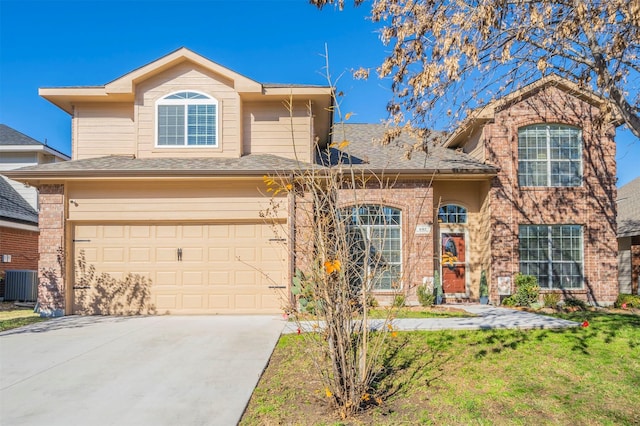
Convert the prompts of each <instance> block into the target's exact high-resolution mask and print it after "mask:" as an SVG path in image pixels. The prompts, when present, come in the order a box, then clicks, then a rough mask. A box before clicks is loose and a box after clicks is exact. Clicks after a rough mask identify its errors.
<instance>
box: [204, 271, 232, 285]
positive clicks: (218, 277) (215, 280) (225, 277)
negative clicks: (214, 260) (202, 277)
mask: <svg viewBox="0 0 640 426" xmlns="http://www.w3.org/2000/svg"><path fill="white" fill-rule="evenodd" d="M209 285H229V272H227V271H211V272H209Z"/></svg>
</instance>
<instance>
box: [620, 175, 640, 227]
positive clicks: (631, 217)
mask: <svg viewBox="0 0 640 426" xmlns="http://www.w3.org/2000/svg"><path fill="white" fill-rule="evenodd" d="M636 235H640V177H637V178H635V179H634V180H632V181H631V182H629V183H628V184H626V185H624V186H622V187H620V188H619V189H618V237H632V236H636Z"/></svg>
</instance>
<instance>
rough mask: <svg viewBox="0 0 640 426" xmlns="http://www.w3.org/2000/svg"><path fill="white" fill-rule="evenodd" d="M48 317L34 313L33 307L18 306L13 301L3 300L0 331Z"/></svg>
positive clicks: (0, 310)
mask: <svg viewBox="0 0 640 426" xmlns="http://www.w3.org/2000/svg"><path fill="white" fill-rule="evenodd" d="M46 319H47V318H41V317H40V315H39V314H36V313H34V312H33V309H32V308H20V307H16V306H15V305H14V304H13V302H2V303H1V304H0V331H5V330H11V329H12V328H17V327H22V326H23V325H29V324H34V323H36V322H41V321H45V320H46Z"/></svg>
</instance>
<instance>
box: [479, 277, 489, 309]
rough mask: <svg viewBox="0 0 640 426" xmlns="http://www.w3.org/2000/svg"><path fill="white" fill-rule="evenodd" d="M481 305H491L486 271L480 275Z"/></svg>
mask: <svg viewBox="0 0 640 426" xmlns="http://www.w3.org/2000/svg"><path fill="white" fill-rule="evenodd" d="M480 304H481V305H488V304H489V285H488V284H487V274H486V273H485V271H484V270H483V271H482V272H481V273H480Z"/></svg>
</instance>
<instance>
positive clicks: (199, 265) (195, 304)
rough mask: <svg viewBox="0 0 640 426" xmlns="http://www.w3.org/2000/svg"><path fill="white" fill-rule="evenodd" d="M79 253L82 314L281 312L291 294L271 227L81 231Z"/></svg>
mask: <svg viewBox="0 0 640 426" xmlns="http://www.w3.org/2000/svg"><path fill="white" fill-rule="evenodd" d="M74 247H75V250H74V252H75V260H76V265H75V270H76V271H75V281H74V311H75V312H77V313H82V312H84V313H114V312H113V311H114V310H115V311H118V310H122V311H123V312H133V313H136V308H139V307H140V306H139V305H140V304H141V303H144V304H145V308H146V307H148V306H151V307H153V308H154V309H155V310H156V311H157V313H159V314H163V313H174V314H189V313H192V314H197V313H278V312H281V306H282V300H283V297H284V295H285V291H286V289H287V286H286V283H287V279H288V277H287V274H286V271H287V260H286V259H287V255H286V253H287V250H286V247H285V242H284V241H283V240H281V239H280V238H278V237H277V236H276V235H275V233H274V230H273V228H272V226H270V225H266V224H254V223H253V224H208V225H76V226H75V235H74ZM83 259H84V264H82V262H83ZM103 273H104V274H107V275H101V274H103ZM118 289H119V290H118ZM131 289H133V290H131ZM147 289H148V291H149V294H148V296H145V292H146V291H147ZM132 291H134V293H133V294H132V293H131V292H132ZM127 292H128V293H127ZM121 296H122V297H121ZM118 297H120V299H119V301H116V299H117V298H118ZM141 297H144V299H145V300H144V301H143V300H142V299H141ZM127 305H129V306H127ZM130 305H135V306H130ZM127 308H130V309H129V311H127ZM105 311H111V312H105Z"/></svg>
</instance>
